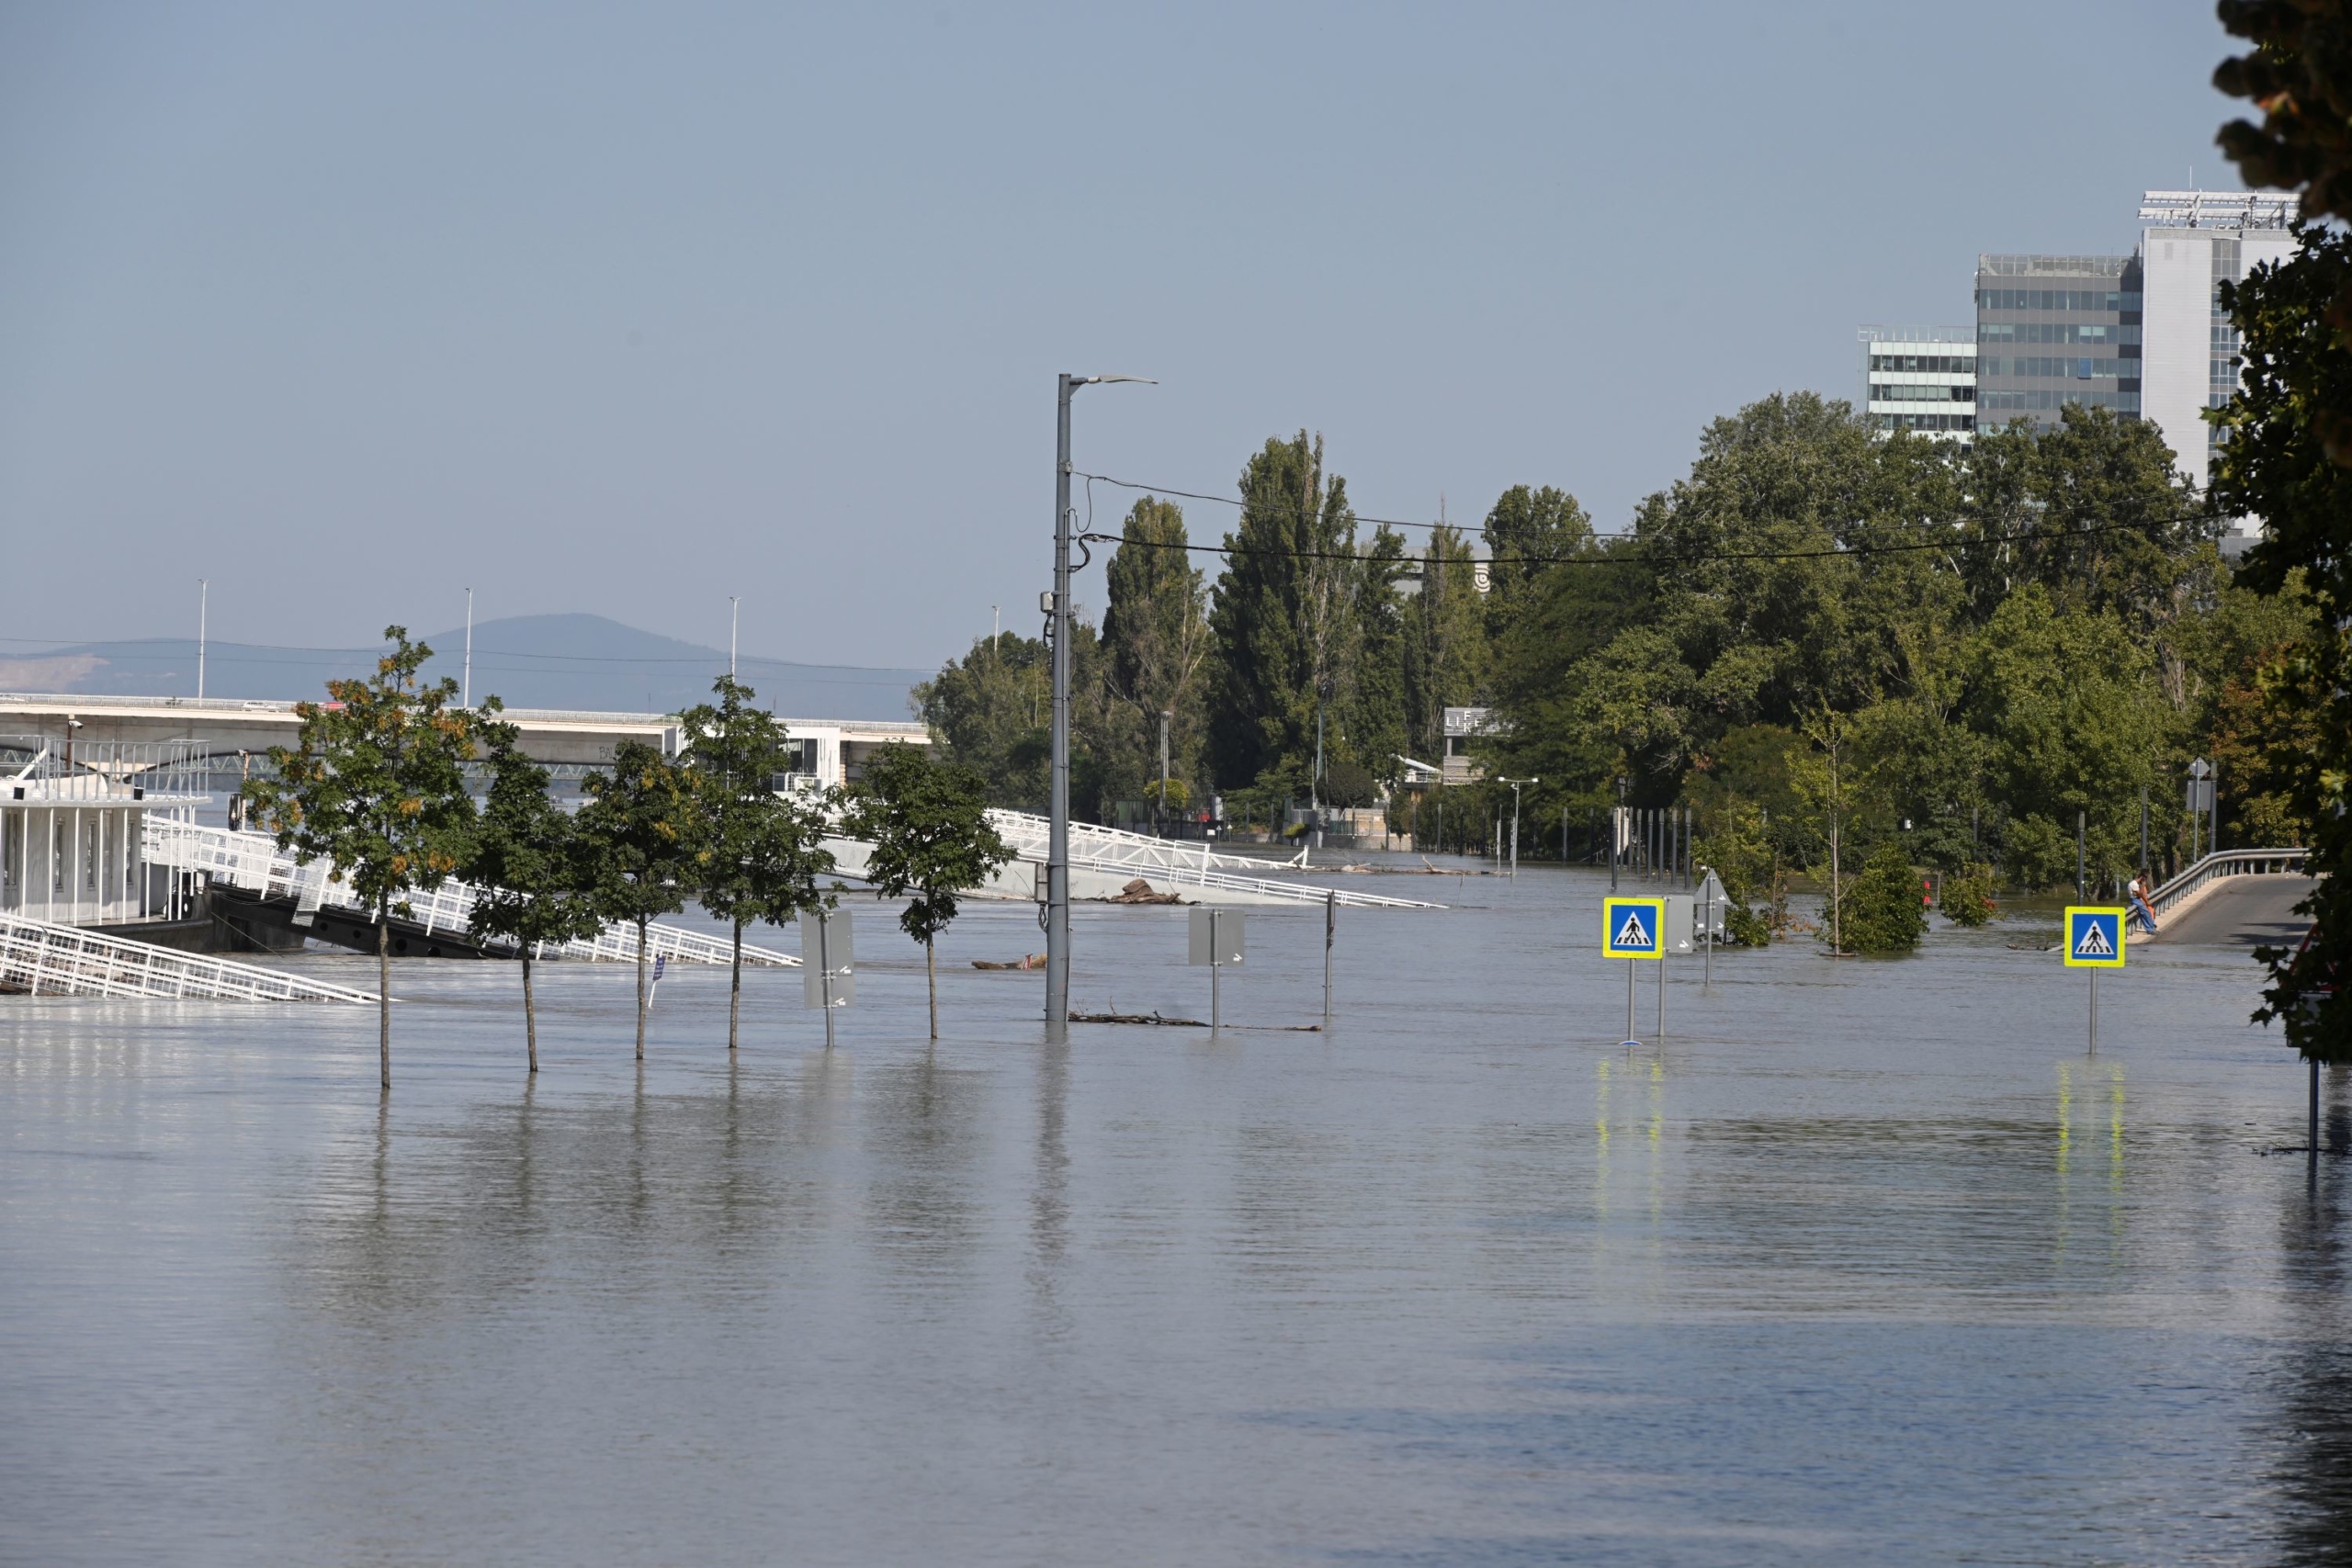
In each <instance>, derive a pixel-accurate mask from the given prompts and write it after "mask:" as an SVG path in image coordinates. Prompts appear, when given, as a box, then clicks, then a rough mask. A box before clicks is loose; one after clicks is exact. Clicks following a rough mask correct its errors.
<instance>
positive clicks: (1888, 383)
mask: <svg viewBox="0 0 2352 1568" xmlns="http://www.w3.org/2000/svg"><path fill="white" fill-rule="evenodd" d="M1861 338H1862V407H1863V409H1864V411H1865V412H1868V413H1869V415H1870V421H1871V424H1873V425H1875V426H1876V427H1877V428H1879V429H1881V430H1910V431H1917V432H1918V433H1920V434H1924V435H1927V436H1928V437H1929V438H1931V439H1933V440H1938V441H1962V442H1964V441H1966V440H1967V439H1968V438H1969V436H1970V435H1971V434H1973V433H1974V431H1975V429H1976V329H1974V328H1973V327H1864V328H1863V329H1862V330H1861Z"/></svg>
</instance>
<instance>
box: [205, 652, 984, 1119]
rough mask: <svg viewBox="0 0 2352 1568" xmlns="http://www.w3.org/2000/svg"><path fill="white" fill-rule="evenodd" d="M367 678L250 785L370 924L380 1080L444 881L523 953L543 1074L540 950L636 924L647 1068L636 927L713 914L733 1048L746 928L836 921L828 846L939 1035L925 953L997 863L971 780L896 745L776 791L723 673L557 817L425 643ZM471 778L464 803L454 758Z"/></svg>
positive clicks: (763, 726)
mask: <svg viewBox="0 0 2352 1568" xmlns="http://www.w3.org/2000/svg"><path fill="white" fill-rule="evenodd" d="M384 636H385V638H386V640H387V641H389V642H390V643H391V644H392V645H393V646H392V649H391V650H390V652H388V653H387V654H385V655H384V657H383V658H382V659H381V660H379V661H378V665H377V671H376V674H375V675H374V676H373V677H372V678H370V679H367V680H346V681H331V682H328V683H327V689H328V695H329V699H330V700H329V701H327V702H324V703H304V704H301V705H299V706H298V707H297V710H296V711H297V713H298V715H299V716H300V719H301V721H302V728H301V733H300V740H299V742H298V744H297V745H295V746H293V747H277V748H273V749H272V750H271V751H270V762H271V764H272V766H271V769H270V772H269V773H268V774H267V775H266V776H263V777H259V778H255V779H253V780H251V781H249V782H248V783H247V784H245V785H244V787H243V793H244V795H245V796H246V799H247V800H248V802H249V803H250V805H251V806H252V807H253V808H254V815H255V817H256V818H257V819H258V820H259V821H261V822H262V823H263V824H264V825H265V826H266V827H267V828H268V829H270V830H271V831H273V832H274V833H275V834H276V836H277V844H278V847H279V848H280V849H281V850H286V851H289V852H292V853H293V854H295V855H296V856H297V857H298V858H299V859H300V860H302V861H304V862H306V863H307V862H311V861H316V860H323V861H326V862H327V863H329V864H330V865H331V866H332V867H333V870H334V875H335V876H336V878H337V879H338V880H340V881H342V882H344V883H345V884H346V885H347V886H350V887H351V888H352V890H353V891H354V893H355V894H356V895H357V897H359V899H360V900H361V901H362V902H363V903H364V904H365V905H366V906H367V907H368V908H369V909H370V910H371V911H372V912H373V915H374V918H375V923H376V935H377V944H376V954H377V975H378V996H379V1030H378V1048H379V1066H380V1072H381V1081H382V1084H383V1087H384V1088H386V1089H390V1087H391V1075H392V1055H391V1053H392V1044H391V1040H392V1035H391V946H390V942H391V934H390V921H391V919H392V917H393V916H395V915H400V916H402V917H405V916H406V915H407V914H408V912H409V909H408V903H407V899H408V897H409V895H411V894H413V893H416V892H427V891H431V890H433V889H435V888H437V887H439V886H442V885H443V884H445V883H447V882H448V881H450V880H451V879H459V880H463V881H465V882H468V883H470V884H472V885H473V886H474V889H475V892H476V898H475V902H474V904H473V908H472V914H471V921H472V931H473V935H474V937H475V939H476V940H477V941H478V942H487V943H492V944H496V945H501V946H504V947H507V948H510V949H511V950H512V951H513V952H514V953H515V954H516V955H517V956H518V957H519V958H520V959H521V960H522V979H523V1009H524V1032H525V1039H526V1048H527V1050H528V1054H529V1062H530V1071H532V1072H534V1073H536V1072H537V1071H538V1069H539V1049H538V1022H537V1009H536V1006H535V1004H534V998H533V996H532V986H531V964H532V959H533V957H534V955H535V953H537V951H538V950H539V949H540V948H541V947H543V946H546V947H560V946H562V945H563V944H565V943H569V942H575V941H579V940H582V939H584V938H588V937H592V936H594V935H595V934H596V933H597V932H599V931H603V930H605V928H606V927H608V926H611V925H614V924H616V923H621V924H627V925H631V926H634V927H635V930H636V937H637V941H636V954H637V1055H638V1058H639V1060H640V1061H641V1060H643V1059H644V1056H645V1024H646V1010H647V1003H648V984H647V979H648V976H647V966H646V949H647V945H648V944H647V935H648V928H649V927H650V925H651V923H652V922H653V921H654V920H656V919H660V918H661V917H662V916H663V915H667V914H672V913H674V912H676V911H678V910H680V909H683V908H684V907H685V905H686V903H687V902H688V901H689V900H691V901H693V902H695V903H697V904H699V905H700V906H701V907H702V908H703V909H704V910H706V911H707V913H709V914H710V915H711V916H713V917H714V918H716V919H719V920H722V921H725V922H726V923H727V925H728V927H729V931H730V933H731V938H732V956H731V973H730V976H729V996H728V1015H727V1048H728V1049H729V1051H732V1050H734V1049H735V1048H736V1043H737V1039H738V1036H739V1032H740V1026H741V1007H742V987H743V929H744V927H745V926H746V925H752V924H758V923H769V924H779V925H780V924H783V923H785V922H786V921H789V920H791V919H794V918H796V917H797V916H798V915H799V914H801V913H803V912H804V911H809V910H814V909H819V908H830V907H831V905H832V904H833V903H834V901H835V897H836V895H837V894H838V892H839V891H840V889H841V884H840V883H838V882H834V883H832V884H831V886H820V880H821V879H823V878H825V877H827V876H828V875H829V874H831V872H832V871H833V870H834V861H833V854H832V852H831V850H830V849H829V848H827V846H826V842H825V840H826V839H827V837H828V836H829V835H831V834H834V833H841V834H844V835H846V836H848V837H852V838H857V839H863V840H867V841H868V843H869V852H868V860H867V866H866V871H865V880H866V881H867V882H868V883H870V884H871V885H872V886H874V887H875V888H876V891H878V892H880V893H882V894H884V895H886V896H894V897H907V898H908V899H909V903H908V907H907V908H906V909H905V911H904V912H903V913H902V914H901V916H900V918H899V924H900V926H901V928H902V929H903V930H905V931H906V932H907V934H909V935H910V936H911V937H913V938H914V939H915V940H916V941H918V942H922V944H923V949H924V954H925V961H926V970H927V973H928V976H929V978H930V980H931V1032H932V1037H933V1039H936V1038H937V1037H938V1034H939V1001H938V987H937V978H936V975H937V971H936V965H935V962H934V961H933V944H934V942H935V939H936V938H937V936H938V935H939V933H940V932H941V931H944V930H945V929H946V927H947V925H948V923H949V922H950V921H952V920H953V919H955V918H956V910H957V893H958V890H960V889H964V888H968V887H971V886H976V885H978V883H981V882H984V881H985V880H987V878H988V876H989V874H990V873H992V872H993V871H994V870H995V869H996V867H998V866H999V865H1001V864H1002V863H1004V862H1005V861H1007V860H1009V859H1011V858H1012V851H1011V850H1010V848H1009V847H1008V846H1006V845H1005V844H1004V842H1003V841H1002V840H1001V839H1000V838H999V837H998V836H997V834H996V831H995V829H993V828H991V827H990V826H989V822H988V818H987V812H986V805H985V800H984V793H985V792H984V787H983V785H982V784H981V782H980V780H979V779H978V776H977V775H975V774H973V773H970V771H969V770H967V769H963V768H960V767H956V766H955V765H953V764H944V765H943V764H939V763H934V762H933V761H931V760H930V758H929V757H928V756H927V754H926V753H925V752H923V751H922V750H916V749H912V748H908V747H899V746H893V747H888V748H886V749H884V750H883V751H882V752H881V754H880V755H878V756H877V757H876V758H875V759H874V760H872V761H869V763H868V764H867V766H866V768H865V776H864V778H863V779H862V780H861V781H860V782H859V783H858V784H856V785H854V786H853V787H851V788H849V789H846V790H843V791H839V792H836V793H834V794H833V795H830V796H826V797H815V796H805V795H797V794H794V793H791V792H789V791H787V790H781V789H779V788H778V787H777V785H778V784H779V782H780V781H781V780H782V778H783V777H784V776H785V775H786V774H787V773H789V772H790V771H791V761H792V758H791V751H790V748H789V746H788V744H787V741H788V737H787V736H786V732H785V728H784V726H783V725H782V724H781V723H780V722H779V721H778V720H777V719H776V718H775V716H774V715H772V714H770V713H768V712H766V711H764V710H763V709H761V708H759V707H756V706H754V705H752V699H753V697H754V696H755V695H756V694H755V693H754V692H753V691H752V688H750V687H748V686H745V685H742V684H741V683H740V682H737V681H736V680H735V679H734V678H733V677H732V676H721V677H719V679H718V682H717V683H716V685H715V686H714V687H713V694H714V696H715V699H716V700H715V701H713V702H710V703H707V704H703V705H699V706H696V707H693V708H689V709H687V710H686V711H685V712H684V714H682V715H680V716H679V717H680V729H681V738H682V741H683V745H682V748H681V754H680V755H678V756H675V757H673V756H670V755H668V754H666V753H664V752H663V751H662V750H658V749H657V748H654V747H651V746H649V745H646V744H645V743H644V742H642V741H638V740H624V741H622V742H621V743H620V744H619V745H618V746H617V747H616V749H615V753H614V758H613V762H612V765H611V767H610V768H609V769H607V770H605V771H602V772H598V773H591V774H589V775H588V776H587V778H586V779H585V780H583V782H582V790H583V793H584V794H585V795H586V796H587V799H586V802H585V804H584V805H582V807H581V808H580V809H579V810H578V811H577V812H571V811H567V810H565V809H564V808H563V807H562V806H561V805H560V804H559V803H558V802H557V800H556V799H555V797H554V795H552V793H551V792H550V790H549V788H548V785H549V777H548V771H547V769H545V768H544V767H542V766H540V765H539V764H538V763H537V762H535V761H532V760H531V759H530V758H529V757H527V756H526V755H525V754H524V753H523V750H522V749H521V745H520V734H519V732H518V730H517V729H516V728H515V726H514V725H513V724H511V723H508V722H506V721H504V720H503V719H501V718H500V717H499V715H500V713H501V712H503V705H502V704H501V703H500V702H499V700H498V699H497V698H496V697H494V696H493V697H490V698H488V699H486V700H485V701H484V702H483V703H482V704H481V706H479V707H477V708H466V707H463V706H460V705H459V704H458V686H457V683H456V682H453V681H449V680H447V679H445V680H442V681H440V682H436V683H432V684H426V683H424V682H421V681H420V680H419V679H418V673H417V672H418V671H419V669H420V668H421V667H422V666H423V665H424V662H425V660H428V659H430V658H431V657H432V654H433V650H432V649H430V648H429V647H427V646H425V645H424V644H422V643H412V642H410V641H409V639H408V634H407V630H406V628H404V627H401V626H390V627H387V628H386V629H385V632H384ZM469 764H480V765H482V766H486V769H487V773H488V787H487V790H486V791H485V793H484V794H483V796H482V798H481V801H480V802H479V803H477V801H476V799H475V797H474V795H473V791H472V788H471V783H472V781H471V780H470V779H469Z"/></svg>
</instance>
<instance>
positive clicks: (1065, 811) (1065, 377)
mask: <svg viewBox="0 0 2352 1568" xmlns="http://www.w3.org/2000/svg"><path fill="white" fill-rule="evenodd" d="M1079 386H1080V378H1077V377H1075V376H1072V375H1070V374H1069V372H1067V371H1065V372H1063V374H1062V376H1061V378H1060V382H1059V386H1058V390H1057V400H1056V404H1055V410H1054V598H1053V613H1052V614H1051V615H1049V616H1048V617H1047V620H1048V622H1049V624H1050V626H1051V627H1052V630H1053V637H1054V779H1053V806H1052V812H1053V824H1052V826H1051V828H1050V829H1048V830H1047V836H1046V1038H1047V1039H1048V1040H1053V1041H1059V1040H1062V1039H1065V1038H1067V1037H1068V1035H1069V528H1070V507H1069V400H1070V396H1071V394H1072V393H1074V392H1076V391H1077V390H1078V389H1079ZM1209 983H1210V985H1211V986H1212V987H1214V986H1215V985H1216V976H1210V980H1209Z"/></svg>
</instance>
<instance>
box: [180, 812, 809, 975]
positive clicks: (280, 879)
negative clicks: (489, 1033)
mask: <svg viewBox="0 0 2352 1568" xmlns="http://www.w3.org/2000/svg"><path fill="white" fill-rule="evenodd" d="M145 835H146V841H145V850H146V855H147V862H148V863H149V864H151V865H163V866H170V867H173V868H174V869H175V870H179V871H200V872H203V873H204V874H206V875H208V876H209V877H210V878H211V879H212V880H213V881H214V882H216V883H222V884H225V885H227V886H231V887H236V888H242V889H243V890H244V891H246V892H248V893H258V894H260V895H261V896H262V897H266V898H292V899H293V900H294V901H295V907H296V908H297V909H298V910H301V911H307V910H312V909H317V908H321V907H322V906H329V905H331V906H333V907H334V908H338V909H349V910H353V911H355V912H356V913H359V914H363V915H366V916H368V918H369V919H373V918H374V911H372V910H369V909H367V908H363V907H362V906H361V904H360V901H359V898H358V897H357V896H356V894H354V893H353V892H352V890H351V889H350V887H349V886H346V885H345V884H344V883H341V882H337V881H335V880H334V879H333V877H332V876H331V875H330V874H329V868H328V866H327V863H326V862H324V861H312V862H311V863H309V864H307V865H305V864H303V863H300V862H299V861H297V860H296V859H295V858H294V856H293V855H292V854H291V853H289V852H286V851H283V850H280V849H279V848H278V847H277V840H275V839H273V838H271V837H270V836H269V835H268V834H266V833H244V832H237V831H233V830H232V829H227V828H207V827H201V826H198V824H196V823H193V822H175V821H168V820H164V819H163V818H156V817H153V816H150V817H149V818H147V819H146V823H145ZM476 897H477V895H476V893H475V891H474V889H473V887H472V886H469V885H468V884H466V883H463V882H455V881H452V882H445V883H443V884H442V885H441V886H439V887H436V888H435V889H434V890H433V891H431V892H429V893H423V892H420V893H412V894H410V895H409V896H408V897H407V898H406V900H405V902H406V903H407V905H408V907H409V918H410V919H413V920H414V921H415V922H416V923H417V924H418V925H420V926H423V927H424V930H425V931H427V932H428V933H429V932H433V931H447V932H449V933H451V934H452V935H462V934H464V933H465V932H466V931H467V929H468V927H467V922H468V921H469V919H471V918H472V915H473V908H474V900H475V898H476ZM532 951H533V953H534V954H535V955H536V956H537V957H541V958H586V959H598V960H606V961H613V962H620V963H634V962H635V961H636V959H637V928H636V927H635V926H633V925H630V924H628V923H627V922H624V921H616V922H614V923H613V924H611V925H608V926H606V927H605V929H604V930H603V931H598V932H597V933H596V934H595V935H594V936H593V937H587V938H583V939H582V940H581V941H578V942H563V943H560V944H558V943H553V942H542V943H540V944H538V945H537V947H535V948H534V949H533V950H532ZM645 952H646V956H647V957H649V958H667V959H669V960H670V961H671V962H672V963H674V964H725V963H726V962H728V959H729V953H730V948H729V942H728V941H727V939H726V938H724V937H718V936H712V935H709V934H708V933H707V932H703V931H687V930H685V929H684V928H683V927H680V926H669V925H662V924H658V923H657V924H654V925H650V926H649V927H647V928H646V932H645ZM743 962H744V963H745V964H763V965H766V966H768V967H770V968H777V969H797V968H798V967H799V966H800V960H799V959H798V958H797V957H795V956H793V955H792V954H791V953H779V952H777V951H776V950H775V949H774V948H769V947H754V946H753V945H752V944H751V943H750V942H745V943H744V944H743Z"/></svg>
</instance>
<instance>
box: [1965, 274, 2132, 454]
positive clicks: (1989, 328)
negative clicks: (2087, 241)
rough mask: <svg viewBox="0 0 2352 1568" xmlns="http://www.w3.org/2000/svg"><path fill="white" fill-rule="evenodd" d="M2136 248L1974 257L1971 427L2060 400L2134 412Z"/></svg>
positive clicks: (2053, 416) (2054, 416)
mask: <svg viewBox="0 0 2352 1568" xmlns="http://www.w3.org/2000/svg"><path fill="white" fill-rule="evenodd" d="M2141 288H2142V283H2141V266H2140V258H2139V257H2138V256H2032V255H2021V256H2002V255H1981V256H1979V257H1977V258H1976V428H1977V429H1979V430H1998V429H2000V428H2002V427H2003V426H2004V425H2006V424H2007V423H2009V422H2010V421H2011V420H2013V419H2019V418H2023V419H2028V420H2030V421H2032V422H2033V424H2034V426H2035V428H2037V429H2041V430H2047V429H2050V428H2052V427H2053V426H2055V425H2056V424H2057V423H2058V419H2059V411H2060V410H2062V409H2064V407H2065V406H2066V405H2067V404H2069V403H2078V404H2083V405H2086V406H2088V407H2093V408H2109V409H2113V410H2114V411H2115V412H2118V413H2120V414H2122V415H2124V416H2125V417H2127V418H2131V419H2136V418H2138V417H2139V415H2140V386H2141V375H2140V371H2141V361H2140V347H2141V344H2140V333H2141V315H2142V294H2141Z"/></svg>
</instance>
